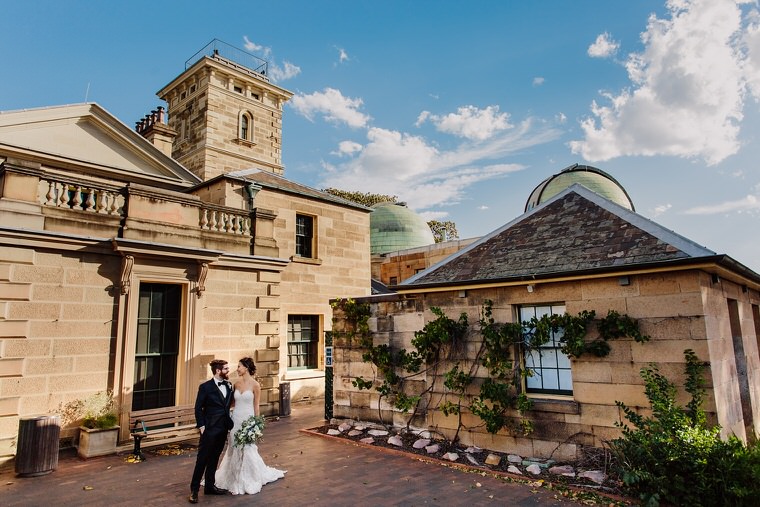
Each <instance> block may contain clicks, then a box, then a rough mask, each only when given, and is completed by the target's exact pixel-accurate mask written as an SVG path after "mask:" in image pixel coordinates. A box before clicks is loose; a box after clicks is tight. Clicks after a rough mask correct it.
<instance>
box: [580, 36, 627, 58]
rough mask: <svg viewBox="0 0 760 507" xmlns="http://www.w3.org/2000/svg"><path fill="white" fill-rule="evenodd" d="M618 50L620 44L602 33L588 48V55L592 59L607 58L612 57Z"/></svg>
mask: <svg viewBox="0 0 760 507" xmlns="http://www.w3.org/2000/svg"><path fill="white" fill-rule="evenodd" d="M618 49H620V44H619V43H618V42H617V41H614V40H612V36H611V35H610V34H609V33H607V32H604V33H603V34H600V35H599V36H598V37H597V38H596V40H595V41H594V43H593V44H591V45H590V46H589V47H588V51H587V53H588V55H589V56H590V57H592V58H608V57H610V56H614V55H615V53H617V51H618Z"/></svg>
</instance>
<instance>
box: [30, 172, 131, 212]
mask: <svg viewBox="0 0 760 507" xmlns="http://www.w3.org/2000/svg"><path fill="white" fill-rule="evenodd" d="M40 187H41V188H42V190H43V192H41V194H42V195H41V196H40V197H41V199H40V204H43V205H45V206H52V207H55V208H69V209H73V210H78V211H88V212H91V213H101V214H105V215H121V214H122V213H123V209H124V196H123V195H121V192H119V191H118V190H108V189H105V188H97V187H94V186H91V185H87V184H80V183H70V182H65V181H60V180H52V179H42V180H41V185H40Z"/></svg>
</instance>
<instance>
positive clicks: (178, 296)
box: [132, 283, 182, 410]
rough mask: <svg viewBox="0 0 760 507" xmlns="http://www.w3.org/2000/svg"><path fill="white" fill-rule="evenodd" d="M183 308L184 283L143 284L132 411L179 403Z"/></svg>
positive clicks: (138, 318)
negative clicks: (179, 361) (178, 380)
mask: <svg viewBox="0 0 760 507" xmlns="http://www.w3.org/2000/svg"><path fill="white" fill-rule="evenodd" d="M181 308H182V286H180V285H173V284H160V283H141V284H140V298H139V304H138V310H137V340H136V346H135V376H134V380H135V383H134V386H133V392H132V410H144V409H149V408H158V407H169V406H172V405H174V404H175V402H176V397H177V359H178V357H177V355H178V352H179V333H180V322H181V321H180V316H181V315H180V313H181Z"/></svg>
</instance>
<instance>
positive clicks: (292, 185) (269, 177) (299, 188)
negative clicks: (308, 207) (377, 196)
mask: <svg viewBox="0 0 760 507" xmlns="http://www.w3.org/2000/svg"><path fill="white" fill-rule="evenodd" d="M227 176H229V177H234V178H241V179H244V180H247V181H253V182H255V183H258V184H259V185H261V186H263V187H268V188H273V189H277V190H281V191H283V192H290V193H292V194H298V195H302V196H305V197H310V198H313V199H319V200H321V201H327V202H332V203H336V204H341V205H343V206H348V207H351V208H357V209H361V210H364V211H367V212H369V211H372V208H369V207H367V206H364V205H361V204H358V203H356V202H353V201H349V200H347V199H343V198H342V197H338V196H336V195H332V194H328V193H327V192H323V191H321V190H317V189H315V188H311V187H307V186H306V185H302V184H300V183H296V182H295V181H292V180H289V179H286V178H284V177H282V176H278V175H276V174H274V173H271V172H269V171H263V170H261V169H243V170H240V171H235V172H231V173H227Z"/></svg>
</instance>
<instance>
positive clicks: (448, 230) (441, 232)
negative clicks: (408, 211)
mask: <svg viewBox="0 0 760 507" xmlns="http://www.w3.org/2000/svg"><path fill="white" fill-rule="evenodd" d="M322 191H323V192H326V193H328V194H330V195H334V196H336V197H340V198H342V199H346V200H348V201H351V202H355V203H357V204H361V205H363V206H367V207H372V206H374V205H375V204H377V203H380V202H393V203H397V202H398V196H395V195H385V194H373V193H371V192H356V191H351V190H340V189H337V188H325V189H323V190H322ZM427 224H428V227H430V231H431V232H432V233H433V238H435V242H436V243H441V242H442V241H447V240H450V239H459V233H458V232H457V226H456V224H455V223H454V222H451V221H446V222H439V221H438V220H430V221H429V222H428V223H427Z"/></svg>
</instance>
